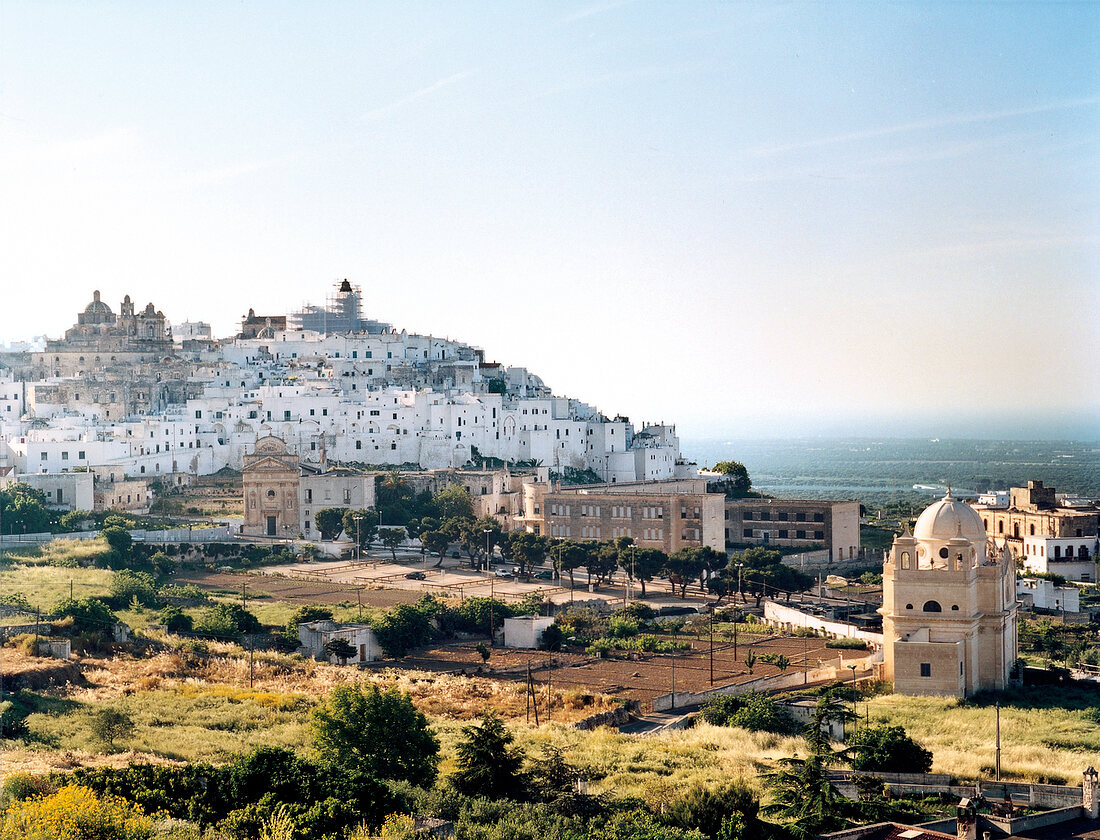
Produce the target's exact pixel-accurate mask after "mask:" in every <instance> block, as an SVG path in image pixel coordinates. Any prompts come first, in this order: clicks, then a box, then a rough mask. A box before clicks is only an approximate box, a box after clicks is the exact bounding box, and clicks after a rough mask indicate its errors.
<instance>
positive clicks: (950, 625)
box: [880, 493, 1017, 697]
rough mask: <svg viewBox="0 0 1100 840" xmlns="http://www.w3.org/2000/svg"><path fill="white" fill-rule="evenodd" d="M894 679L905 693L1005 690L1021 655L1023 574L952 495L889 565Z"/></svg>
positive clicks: (886, 604) (902, 541) (885, 622)
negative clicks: (1019, 604)
mask: <svg viewBox="0 0 1100 840" xmlns="http://www.w3.org/2000/svg"><path fill="white" fill-rule="evenodd" d="M882 577H883V581H882V595H883V604H882V609H881V610H880V612H881V613H882V632H883V647H884V653H885V673H884V676H885V678H886V679H887V680H892V681H893V683H894V691H896V692H897V693H899V694H920V695H947V696H955V697H964V696H967V695H970V694H973V693H974V692H977V691H983V690H999V689H1003V688H1005V687H1006V686H1007V685H1008V684H1009V682H1010V679H1011V676H1010V675H1011V673H1012V670H1013V666H1014V664H1015V662H1016V657H1017V638H1016V610H1017V604H1016V568H1015V563H1014V562H1013V559H1012V556H1011V552H1010V551H1009V552H1004V551H1000V550H998V549H996V548H995V547H994V546H992V545H989V544H987V541H986V535H985V528H984V526H983V525H982V520H981V517H979V516H978V514H977V513H976V512H975V511H974V509H973V508H971V507H970V506H969V505H967V504H966V503H964V502H961V501H958V500H957V499H953V498H952V497H951V494H950V493H948V495H947V496H945V497H944V498H943V499H942V500H940V501H938V502H936V503H934V504H932V505H931V506H929V507H928V508H926V509H925V510H924V512H923V513H921V515H920V516H919V517H918V518H917V522H916V525H915V526H914V528H913V533H912V534H910V533H909V532H908V529H906V531H905V533H903V534H902V535H901V536H899V537H896V538H895V540H894V545H893V547H892V548H891V551H890V555H889V557H888V558H887V560H886V562H885V564H884V565H883V575H882Z"/></svg>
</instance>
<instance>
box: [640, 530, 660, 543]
mask: <svg viewBox="0 0 1100 840" xmlns="http://www.w3.org/2000/svg"><path fill="white" fill-rule="evenodd" d="M664 538H665V529H664V528H643V529H642V539H643V540H657V541H660V540H663V539H664Z"/></svg>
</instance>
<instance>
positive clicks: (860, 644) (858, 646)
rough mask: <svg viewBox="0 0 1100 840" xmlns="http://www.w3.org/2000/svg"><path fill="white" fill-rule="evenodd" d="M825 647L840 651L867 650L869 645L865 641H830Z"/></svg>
mask: <svg viewBox="0 0 1100 840" xmlns="http://www.w3.org/2000/svg"><path fill="white" fill-rule="evenodd" d="M825 647H827V648H834V649H839V650H867V643H866V642H865V641H863V639H850V638H840V639H829V641H827V642H826V643H825Z"/></svg>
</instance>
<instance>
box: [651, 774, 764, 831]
mask: <svg viewBox="0 0 1100 840" xmlns="http://www.w3.org/2000/svg"><path fill="white" fill-rule="evenodd" d="M759 810H760V803H759V802H758V801H757V799H756V794H755V793H753V791H752V789H751V788H750V787H749V786H748V785H746V784H745V783H744V782H742V781H740V780H737V781H734V782H730V783H729V784H725V785H721V786H720V787H715V788H711V787H707V786H706V785H703V784H695V785H693V786H692V787H690V788H688V790H686V791H685V792H684V793H683V794H682V795H681V796H679V797H677V798H676V799H674V800H672V802H671V803H670V804H669V806H668V808H667V810H666V811H665V812H664V814H663V815H662V819H663V820H664V821H665V822H666V823H668V824H669V825H674V826H678V827H679V828H688V829H691V828H696V829H698V830H699V831H701V832H703V834H705V835H706V836H707V837H712V838H713V837H718V836H719V834H720V832H721V831H722V826H723V824H725V823H726V822H727V821H728V820H729V818H730V817H731V816H734V815H737V816H739V817H740V818H741V820H742V822H743V823H744V825H745V826H749V825H753V824H755V823H756V816H757V812H758V811H759Z"/></svg>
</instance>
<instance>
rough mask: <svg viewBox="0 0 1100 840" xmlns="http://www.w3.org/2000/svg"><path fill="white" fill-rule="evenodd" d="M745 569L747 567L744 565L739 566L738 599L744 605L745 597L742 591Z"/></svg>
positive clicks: (739, 564)
mask: <svg viewBox="0 0 1100 840" xmlns="http://www.w3.org/2000/svg"><path fill="white" fill-rule="evenodd" d="M744 567H745V564H744V563H738V564H737V597H738V599H739V600H740V601H741V603H742V604H743V603H745V595H744V593H743V592H742V591H741V569H743V568H744Z"/></svg>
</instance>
